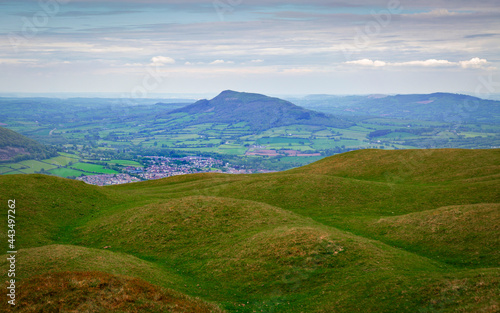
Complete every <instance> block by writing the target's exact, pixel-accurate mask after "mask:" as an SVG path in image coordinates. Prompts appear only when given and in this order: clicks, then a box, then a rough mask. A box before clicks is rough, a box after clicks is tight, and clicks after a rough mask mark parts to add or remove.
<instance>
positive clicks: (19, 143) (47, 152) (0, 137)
mask: <svg viewBox="0 0 500 313" xmlns="http://www.w3.org/2000/svg"><path fill="white" fill-rule="evenodd" d="M53 156H57V151H56V149H55V148H52V147H47V146H44V145H42V144H39V143H38V142H36V141H34V140H33V139H30V138H28V137H25V136H23V135H21V134H18V133H16V132H15V131H12V130H10V129H7V128H4V127H0V162H10V161H15V162H17V161H21V160H28V159H47V158H50V157H53Z"/></svg>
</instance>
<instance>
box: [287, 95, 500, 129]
mask: <svg viewBox="0 0 500 313" xmlns="http://www.w3.org/2000/svg"><path fill="white" fill-rule="evenodd" d="M293 101H294V103H297V104H298V105H301V106H303V107H306V108H310V109H313V110H318V111H321V112H327V113H332V114H342V115H349V116H353V115H354V116H378V117H385V118H403V119H410V120H423V121H437V122H447V123H461V124H466V123H486V124H494V125H495V124H498V122H499V120H500V101H495V100H485V99H480V98H477V97H473V96H468V95H461V94H452V93H442V92H441V93H432V94H413V95H412V94H410V95H370V96H345V97H339V96H329V95H312V96H308V97H305V98H302V99H293Z"/></svg>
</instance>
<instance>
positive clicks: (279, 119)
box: [163, 90, 354, 131]
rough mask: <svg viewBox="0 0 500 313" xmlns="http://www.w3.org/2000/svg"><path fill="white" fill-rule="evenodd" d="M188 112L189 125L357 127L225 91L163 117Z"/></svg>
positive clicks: (262, 97) (256, 96)
mask: <svg viewBox="0 0 500 313" xmlns="http://www.w3.org/2000/svg"><path fill="white" fill-rule="evenodd" d="M178 113H187V114H188V115H190V116H191V117H193V119H192V120H191V121H190V122H189V123H190V124H199V123H239V122H245V123H246V124H247V125H248V126H250V128H251V129H252V130H258V131H259V130H266V129H269V128H273V127H280V126H287V125H294V124H304V125H318V126H329V127H337V128H347V127H350V126H353V125H354V124H353V123H351V122H348V121H344V120H341V119H339V118H337V117H334V116H331V115H328V114H324V113H320V112H316V111H312V110H308V109H304V108H302V107H299V106H297V105H295V104H293V103H291V102H289V101H286V100H282V99H279V98H273V97H268V96H265V95H261V94H256V93H246V92H236V91H232V90H226V91H223V92H222V93H220V94H219V95H218V96H217V97H215V98H213V99H212V100H206V99H204V100H199V101H197V102H195V103H193V104H191V105H188V106H186V107H183V108H180V109H176V110H173V111H169V112H167V113H166V114H164V116H163V117H169V116H176V115H178Z"/></svg>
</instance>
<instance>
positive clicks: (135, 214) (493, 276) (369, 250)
mask: <svg viewBox="0 0 500 313" xmlns="http://www.w3.org/2000/svg"><path fill="white" fill-rule="evenodd" d="M290 161H292V160H290ZM499 179H500V150H498V149H496V150H402V151H381V150H360V151H355V152H350V153H345V154H340V155H336V156H333V157H329V158H325V159H322V160H320V161H318V162H316V163H313V164H310V165H308V166H305V167H301V168H296V169H293V170H289V171H286V172H280V173H270V174H255V175H224V174H208V173H206V174H194V175H184V176H175V177H170V178H167V179H162V180H154V181H146V182H141V183H136V184H126V185H119V186H110V187H96V186H90V185H86V184H84V183H82V182H77V181H71V180H65V179H61V178H56V177H49V176H43V175H13V176H10V175H9V176H0V197H1V199H0V202H3V203H7V199H16V205H17V212H16V213H17V214H16V215H17V216H16V219H17V221H16V227H17V229H16V239H17V240H18V241H16V244H17V245H18V246H19V249H20V250H19V255H18V260H19V261H18V262H19V263H18V267H19V273H20V277H19V279H20V282H21V283H23V282H26V283H27V284H28V285H27V286H29V284H30V283H31V282H33V281H39V280H37V279H42V278H43V279H45V280H47V281H50V280H49V279H48V278H47V276H43V275H45V274H47V273H55V272H60V271H71V272H78V271H99V272H100V273H107V274H109V275H115V276H116V275H126V276H128V277H135V278H140V279H142V280H144V281H145V282H147V283H149V284H153V285H154V286H159V287H161V288H169V289H171V290H175V292H177V294H183V295H188V296H189V297H198V298H200V299H201V300H200V301H202V302H201V303H207V302H209V303H216V304H217V305H218V306H219V307H221V308H222V309H224V310H226V311H228V312H254V311H256V312H261V311H262V312H292V313H293V312H332V311H333V312H481V311H483V312H494V311H496V310H497V308H498V287H499V284H500V269H499V267H498V264H499V253H498V251H499V248H500V243H499V240H498V238H499V237H500V236H498V235H499V229H498V225H499V224H500V223H499V222H500V220H499V218H500V216H499V213H498V212H499V208H500V207H499V203H500V195H499V193H498V190H499V189H500V183H499ZM2 218H4V219H5V218H6V215H5V212H4V213H3V214H2ZM6 230H7V229H6V224H5V223H4V224H0V239H1V240H4V241H6V240H7V237H6V235H5V234H6V233H7V231H6ZM105 247H106V249H105ZM7 267H8V263H7V260H6V258H2V260H0V269H1V270H2V271H4V272H5V271H6V270H7ZM34 275H35V276H34ZM36 275H42V276H41V277H42V278H37V277H38V276H36ZM58 275H59V276H58ZM65 275H70V274H64V275H63V274H57V275H56V274H54V276H55V277H68V276H65ZM71 275H73V274H71ZM75 275H76V274H75ZM96 275H97V274H96ZM99 275H100V274H99ZM99 275H97V276H99ZM103 277H104V276H103ZM106 277H107V276H106ZM65 279H66V278H64V279H63V280H62V281H60V283H61V284H63V285H64V284H65V281H66V280H65ZM106 279H107V278H106ZM110 279H111V278H110ZM136 284H137V285H141V284H142V283H140V282H137V283H136ZM84 286H86V285H84ZM85 288H86V287H85ZM85 288H84V287H82V288H80V289H78V288H77V290H87V289H85ZM54 292H56V293H57V294H58V295H59V294H60V293H59V291H54ZM72 292H76V291H75V290H72V291H68V293H67V294H65V293H61V294H60V295H61V296H62V297H66V296H67V297H70V296H72V295H73V293H72ZM89 292H90V291H89ZM138 294H140V293H138ZM27 297H28V296H27ZM28 298H29V297H28ZM31 299H32V300H30V301H33V303H35V304H36V301H35V300H33V299H34V298H31ZM190 299H191V298H190ZM120 303H122V302H120ZM136 303H137V301H132V302H131V304H133V305H135V304H136ZM39 304H41V302H40V301H39ZM100 305H101V306H104V305H105V304H100ZM153 311H154V310H153ZM156 311H160V310H159V309H157V310H156Z"/></svg>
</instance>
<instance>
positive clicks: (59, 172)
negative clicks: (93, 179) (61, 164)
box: [49, 168, 89, 178]
mask: <svg viewBox="0 0 500 313" xmlns="http://www.w3.org/2000/svg"><path fill="white" fill-rule="evenodd" d="M49 173H51V174H54V175H56V176H59V177H65V178H68V177H72V176H75V177H79V176H81V175H82V174H84V175H88V174H89V173H85V172H81V171H77V170H74V169H71V168H55V169H53V170H50V171H49Z"/></svg>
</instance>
